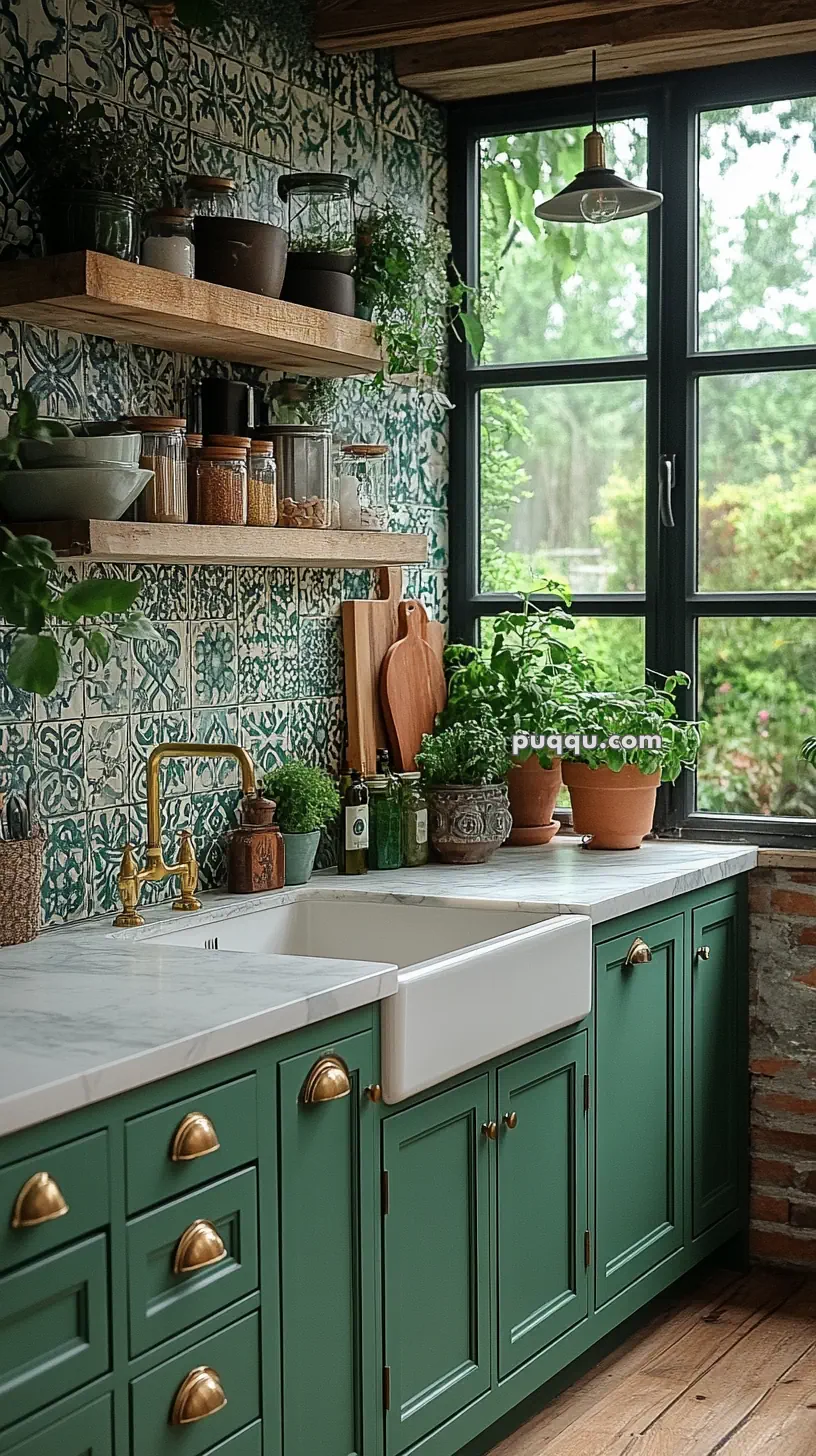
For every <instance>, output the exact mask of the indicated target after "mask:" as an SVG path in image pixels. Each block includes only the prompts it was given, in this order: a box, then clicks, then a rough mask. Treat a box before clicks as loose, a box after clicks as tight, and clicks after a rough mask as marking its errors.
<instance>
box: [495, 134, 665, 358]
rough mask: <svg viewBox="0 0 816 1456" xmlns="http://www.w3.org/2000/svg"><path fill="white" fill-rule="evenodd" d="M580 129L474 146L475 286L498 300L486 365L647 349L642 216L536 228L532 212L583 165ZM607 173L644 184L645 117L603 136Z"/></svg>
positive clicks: (505, 138)
mask: <svg viewBox="0 0 816 1456" xmlns="http://www.w3.org/2000/svg"><path fill="white" fill-rule="evenodd" d="M588 130H589V128H588V127H586V126H583V127H564V128H560V129H558V130H553V131H536V132H527V133H524V134H523V135H517V136H498V137H487V138H485V139H484V140H483V141H482V144H481V268H482V282H483V284H484V285H485V286H486V287H488V288H489V289H491V290H492V291H493V293H494V295H495V298H496V312H495V317H494V318H493V320H492V323H491V324H490V326H489V328H488V338H487V347H486V350H485V354H484V358H485V360H486V361H488V362H492V363H508V364H510V363H514V364H517V363H530V362H532V361H534V360H544V359H595V358H608V357H611V356H614V355H618V354H642V353H645V350H646V218H645V217H635V218H630V219H629V220H628V221H626V222H617V223H615V225H614V226H613V227H594V226H592V225H591V224H589V223H586V224H584V223H582V224H579V225H577V226H576V225H575V224H567V225H565V224H563V223H551V222H546V223H545V222H540V221H539V220H538V219H537V218H536V216H535V208H536V206H537V205H538V203H539V202H543V201H544V199H545V197H550V196H552V194H553V193H554V192H558V191H560V189H561V188H562V187H564V186H565V185H566V183H567V182H571V181H572V179H573V178H574V177H575V175H576V173H578V172H580V170H581V168H582V166H583V143H584V137H585V136H586V133H587V131H588ZM603 132H604V138H605V140H606V148H607V159H608V161H609V165H610V166H612V167H616V168H617V169H618V170H619V171H621V172H622V173H623V174H624V176H625V177H628V178H629V179H630V180H631V181H641V182H644V183H645V181H646V119H645V117H634V118H632V119H631V120H628V121H620V122H614V123H610V124H609V125H608V126H605V127H604V128H603Z"/></svg>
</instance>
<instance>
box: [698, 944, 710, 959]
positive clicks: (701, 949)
mask: <svg viewBox="0 0 816 1456" xmlns="http://www.w3.org/2000/svg"><path fill="white" fill-rule="evenodd" d="M695 954H696V956H697V959H698V961H710V960H711V946H710V945H698V947H697V950H696V952H695Z"/></svg>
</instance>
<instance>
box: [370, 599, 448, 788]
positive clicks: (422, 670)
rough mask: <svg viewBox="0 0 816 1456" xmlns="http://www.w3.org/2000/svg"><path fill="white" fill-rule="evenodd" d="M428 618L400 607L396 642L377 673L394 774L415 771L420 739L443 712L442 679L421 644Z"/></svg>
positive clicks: (411, 605)
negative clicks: (395, 771) (398, 631)
mask: <svg viewBox="0 0 816 1456" xmlns="http://www.w3.org/2000/svg"><path fill="white" fill-rule="evenodd" d="M427 621H428V614H427V612H426V611H425V608H424V607H423V606H422V605H421V603H420V602H400V605H399V622H400V632H401V636H400V637H399V639H398V640H397V641H396V642H395V643H394V645H393V647H389V649H388V651H387V652H386V654H385V658H384V659H383V665H382V670H381V672H380V702H381V704H382V710H383V717H384V718H385V726H386V728H387V729H388V739H389V742H390V744H391V751H392V753H393V757H394V766H395V768H396V770H397V772H398V773H411V772H413V770H414V769H415V768H416V762H415V755H416V753H417V750H418V749H419V746H420V744H421V742H422V737H423V734H425V733H430V732H431V730H432V729H433V725H434V719H435V718H436V715H437V713H441V711H442V709H443V708H444V706H445V701H446V697H447V694H446V689H445V674H444V672H443V670H442V664H441V662H440V661H439V657H438V656H437V654H436V652H434V650H433V648H432V647H431V646H429V644H428V643H427V642H426V641H425V635H424V629H425V626H426V624H427Z"/></svg>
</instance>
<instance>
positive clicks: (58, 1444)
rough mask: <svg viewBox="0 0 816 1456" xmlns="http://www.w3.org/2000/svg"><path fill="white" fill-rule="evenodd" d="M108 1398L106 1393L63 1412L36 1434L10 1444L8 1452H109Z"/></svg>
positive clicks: (17, 1455)
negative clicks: (60, 1416) (75, 1409)
mask: <svg viewBox="0 0 816 1456" xmlns="http://www.w3.org/2000/svg"><path fill="white" fill-rule="evenodd" d="M111 1401H112V1398H111V1396H109V1395H105V1396H103V1397H102V1399H101V1400H97V1401H94V1403H93V1405H86V1406H83V1407H82V1410H78V1411H74V1414H73V1415H72V1416H65V1418H64V1419H63V1420H61V1421H57V1422H56V1423H55V1425H53V1426H48V1428H47V1429H46V1430H44V1431H40V1432H39V1433H38V1434H37V1435H36V1436H29V1438H28V1440H27V1441H22V1442H21V1443H20V1444H19V1445H17V1446H12V1448H11V1450H10V1451H9V1453H8V1456H111V1453H112V1452H113V1437H112V1435H111V1428H112V1420H111Z"/></svg>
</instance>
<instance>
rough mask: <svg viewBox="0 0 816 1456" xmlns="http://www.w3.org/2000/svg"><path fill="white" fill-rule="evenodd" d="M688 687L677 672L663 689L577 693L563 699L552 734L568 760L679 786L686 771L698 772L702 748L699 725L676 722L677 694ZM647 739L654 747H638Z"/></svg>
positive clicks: (580, 689)
mask: <svg viewBox="0 0 816 1456" xmlns="http://www.w3.org/2000/svg"><path fill="white" fill-rule="evenodd" d="M689 686H690V679H689V678H688V677H687V675H686V674H685V673H684V672H676V673H674V674H673V675H672V676H671V677H667V678H665V679H664V681H663V686H662V687H660V688H658V687H655V686H654V685H653V684H652V683H648V682H647V683H643V684H642V685H637V686H635V687H631V688H628V689H627V690H626V691H625V692H597V691H595V690H593V689H588V688H584V687H576V688H575V689H574V691H571V692H569V693H567V694H565V695H564V697H563V701H562V702H561V704H560V705H559V709H558V713H557V715H556V717H555V719H554V722H553V731H555V732H557V733H558V734H559V735H562V737H563V749H564V752H563V756H564V758H566V759H568V760H570V761H571V762H578V763H585V764H588V765H589V767H590V768H609V769H612V771H613V772H614V773H618V772H619V771H620V769H622V768H623V767H624V765H625V764H634V765H635V766H636V767H637V768H639V769H640V771H641V773H644V774H653V773H658V772H659V773H660V776H661V780H662V782H663V783H674V780H675V779H676V778H677V777H678V775H679V773H680V770H681V769H683V768H692V767H693V766H694V764H695V762H696V760H697V754H698V751H699V748H700V741H701V732H700V725H699V724H698V723H691V722H686V721H684V720H682V719H679V718H678V717H677V716H676V711H677V710H676V706H675V701H674V694H675V691H676V689H677V688H678V687H685V688H687V687H689ZM579 735H580V736H581V741H580V744H579V743H578V736H579ZM570 738H573V740H574V742H573V744H570V741H569V740H570ZM593 739H594V740H595V745H596V746H594V747H593V746H591V744H592V740H593ZM630 739H631V744H630V743H629V741H628V740H630ZM648 739H651V740H652V745H651V746H649V745H648V744H647V745H646V746H643V747H641V746H638V745H639V744H640V743H642V742H643V740H648ZM588 740H589V745H590V746H587V742H588ZM658 742H659V746H658ZM613 744H614V745H615V746H612V745H613Z"/></svg>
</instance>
